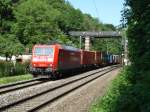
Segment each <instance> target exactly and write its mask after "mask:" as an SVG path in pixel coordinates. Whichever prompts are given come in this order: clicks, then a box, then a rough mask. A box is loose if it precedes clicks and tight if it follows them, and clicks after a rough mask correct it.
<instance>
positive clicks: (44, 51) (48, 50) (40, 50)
mask: <svg viewBox="0 0 150 112" xmlns="http://www.w3.org/2000/svg"><path fill="white" fill-rule="evenodd" d="M33 53H34V55H35V56H53V53H54V49H53V48H52V47H36V48H35V49H34V51H33Z"/></svg>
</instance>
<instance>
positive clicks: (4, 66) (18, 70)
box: [0, 61, 29, 78]
mask: <svg viewBox="0 0 150 112" xmlns="http://www.w3.org/2000/svg"><path fill="white" fill-rule="evenodd" d="M28 65H29V62H26V63H19V62H17V63H16V64H15V65H14V64H13V63H12V62H9V61H0V78H2V77H8V76H17V75H21V74H22V75H23V74H27V73H28Z"/></svg>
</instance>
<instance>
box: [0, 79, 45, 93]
mask: <svg viewBox="0 0 150 112" xmlns="http://www.w3.org/2000/svg"><path fill="white" fill-rule="evenodd" d="M40 79H41V78H35V79H31V80H27V81H19V82H16V83H13V84H6V85H2V86H0V95H2V94H5V93H8V92H12V91H16V90H19V89H23V88H27V87H30V86H34V85H38V84H41V83H44V82H43V81H40Z"/></svg>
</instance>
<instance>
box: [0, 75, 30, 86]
mask: <svg viewBox="0 0 150 112" xmlns="http://www.w3.org/2000/svg"><path fill="white" fill-rule="evenodd" d="M29 79H32V76H31V75H30V74H26V75H18V76H11V77H3V78H0V85H1V84H8V83H14V82H17V81H23V80H29Z"/></svg>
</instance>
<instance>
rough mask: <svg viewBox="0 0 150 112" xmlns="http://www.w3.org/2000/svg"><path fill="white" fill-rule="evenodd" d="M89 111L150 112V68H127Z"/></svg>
mask: <svg viewBox="0 0 150 112" xmlns="http://www.w3.org/2000/svg"><path fill="white" fill-rule="evenodd" d="M89 112H150V70H147V71H146V70H144V71H139V70H137V68H136V67H133V66H130V67H127V68H125V69H124V70H123V71H121V73H120V75H119V76H118V77H117V78H116V79H115V80H113V82H112V84H111V85H110V87H109V89H108V90H107V92H106V94H105V95H104V96H103V97H102V98H99V99H98V100H97V101H96V102H94V104H92V105H91V107H90V110H89Z"/></svg>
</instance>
